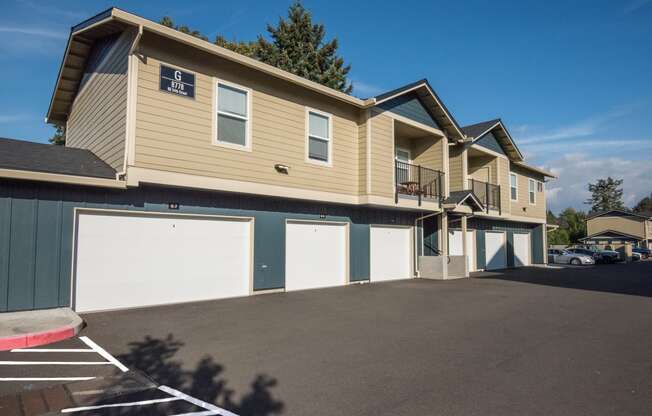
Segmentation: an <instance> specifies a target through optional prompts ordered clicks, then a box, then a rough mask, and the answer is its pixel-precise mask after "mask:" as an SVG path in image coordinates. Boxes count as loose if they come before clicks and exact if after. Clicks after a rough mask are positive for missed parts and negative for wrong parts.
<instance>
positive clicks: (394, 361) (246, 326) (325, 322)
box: [0, 262, 652, 416]
mask: <svg viewBox="0 0 652 416" xmlns="http://www.w3.org/2000/svg"><path fill="white" fill-rule="evenodd" d="M84 318H85V319H86V321H87V322H88V327H87V328H86V329H85V330H83V331H82V333H81V334H80V335H84V336H88V337H90V338H91V339H93V340H95V342H97V343H98V344H99V345H101V346H102V347H103V348H105V349H106V350H107V351H109V352H110V353H111V354H113V356H115V357H116V359H117V360H119V361H120V362H121V363H123V364H124V365H125V366H127V367H129V368H132V369H137V370H140V371H142V372H143V373H145V374H147V375H148V376H149V377H150V378H151V379H152V380H154V381H155V382H156V383H159V384H162V385H166V386H170V387H171V388H173V389H177V390H179V391H182V392H184V393H186V394H189V395H191V396H192V397H195V398H197V399H199V400H204V401H207V402H209V403H214V404H216V405H218V406H220V407H224V408H226V409H229V410H231V411H233V412H234V413H236V414H240V415H275V414H283V415H306V414H311V415H333V414H343V415H415V414H432V415H473V414H476V415H519V416H520V415H524V414H527V415H550V414H572V415H624V414H627V415H649V414H650V409H652V353H651V352H650V351H652V331H650V328H652V262H637V263H633V264H616V265H605V266H600V267H588V268H577V267H569V268H561V269H553V270H547V269H543V268H528V269H521V270H508V271H504V272H495V273H479V274H475V275H474V278H472V279H465V280H457V281H446V282H438V281H427V280H411V281H397V282H389V283H382V284H371V285H356V286H350V287H340V288H333V289H325V290H314V291H304V292H294V293H279V294H271V295H264V296H254V297H249V298H240V299H230V300H223V301H214V302H202V303H194V304H186V305H172V306H164V307H157V308H147V309H141V310H130V311H120V312H107V313H97V314H88V315H85V316H84ZM2 359H5V358H2ZM0 371H4V368H0ZM102 414H105V413H102ZM121 414H122V413H121Z"/></svg>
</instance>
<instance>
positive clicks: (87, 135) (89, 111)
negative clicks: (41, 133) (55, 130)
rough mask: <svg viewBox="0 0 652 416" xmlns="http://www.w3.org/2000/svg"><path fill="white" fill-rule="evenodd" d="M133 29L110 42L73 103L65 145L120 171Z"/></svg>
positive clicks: (123, 151) (123, 152)
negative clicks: (91, 154) (109, 46)
mask: <svg viewBox="0 0 652 416" xmlns="http://www.w3.org/2000/svg"><path fill="white" fill-rule="evenodd" d="M134 36H135V34H134V32H131V31H129V32H125V33H123V34H122V35H121V37H120V38H119V39H118V41H117V42H116V43H115V44H114V45H113V48H112V49H111V51H110V52H109V53H108V54H107V55H106V57H105V59H104V60H103V62H102V63H101V64H100V66H99V67H98V68H97V70H96V71H95V72H94V73H93V74H91V76H90V78H89V79H88V81H87V82H86V84H85V85H84V87H83V88H82V89H81V91H80V92H79V94H78V95H77V97H76V98H75V101H74V102H73V105H72V108H71V111H70V116H69V117H68V122H67V130H66V146H69V147H76V148H83V149H88V150H90V151H92V152H93V153H95V154H96V155H97V156H98V157H99V158H100V159H102V160H104V161H105V162H106V163H107V164H109V165H110V166H111V167H112V168H114V169H116V170H117V171H122V170H123V166H124V154H125V135H126V125H125V122H126V116H127V60H128V53H129V48H130V46H131V43H132V41H133V39H134Z"/></svg>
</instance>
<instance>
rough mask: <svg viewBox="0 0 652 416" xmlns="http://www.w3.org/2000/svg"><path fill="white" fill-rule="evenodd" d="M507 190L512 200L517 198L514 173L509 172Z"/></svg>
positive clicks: (516, 184)
mask: <svg viewBox="0 0 652 416" xmlns="http://www.w3.org/2000/svg"><path fill="white" fill-rule="evenodd" d="M509 191H510V196H511V198H512V201H516V200H517V199H518V182H517V179H516V174H515V173H510V174H509Z"/></svg>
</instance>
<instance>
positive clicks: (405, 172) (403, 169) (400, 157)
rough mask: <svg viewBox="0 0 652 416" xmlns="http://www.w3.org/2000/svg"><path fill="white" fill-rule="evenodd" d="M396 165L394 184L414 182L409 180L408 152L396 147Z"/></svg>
mask: <svg viewBox="0 0 652 416" xmlns="http://www.w3.org/2000/svg"><path fill="white" fill-rule="evenodd" d="M395 152H396V153H395V159H396V161H397V162H400V163H397V164H396V183H403V182H408V181H412V180H414V179H413V178H410V167H409V164H410V151H409V150H407V149H403V148H400V147H397V148H396V150H395Z"/></svg>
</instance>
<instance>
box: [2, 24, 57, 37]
mask: <svg viewBox="0 0 652 416" xmlns="http://www.w3.org/2000/svg"><path fill="white" fill-rule="evenodd" d="M0 32H3V33H13V34H16V35H26V36H37V37H45V38H51V39H66V38H67V37H68V34H67V33H65V32H61V31H56V30H50V29H42V28H37V27H31V28H30V27H16V26H2V25H0Z"/></svg>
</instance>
